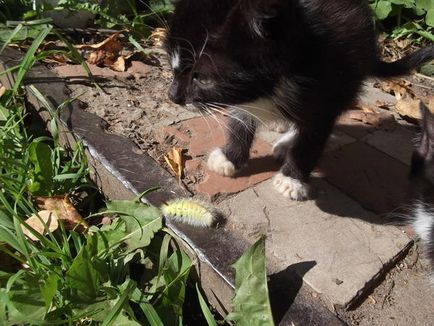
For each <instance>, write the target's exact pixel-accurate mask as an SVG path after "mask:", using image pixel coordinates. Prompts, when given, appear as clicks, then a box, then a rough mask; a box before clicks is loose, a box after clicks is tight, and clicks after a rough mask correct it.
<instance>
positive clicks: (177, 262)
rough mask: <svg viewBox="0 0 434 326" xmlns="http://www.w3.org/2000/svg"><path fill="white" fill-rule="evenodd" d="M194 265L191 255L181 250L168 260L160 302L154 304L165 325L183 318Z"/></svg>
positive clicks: (159, 294)
mask: <svg viewBox="0 0 434 326" xmlns="http://www.w3.org/2000/svg"><path fill="white" fill-rule="evenodd" d="M192 266H193V265H192V262H191V260H190V257H188V255H187V254H186V253H185V252H184V251H181V250H177V251H175V252H174V253H173V254H172V255H171V256H170V257H169V259H168V260H167V264H166V266H165V268H164V272H163V275H162V280H161V281H162V282H163V281H164V285H163V289H162V290H160V291H159V292H158V299H157V300H156V301H157V302H158V304H156V305H154V307H155V309H156V311H157V312H158V315H159V316H160V317H161V318H162V320H163V323H164V325H175V324H178V321H179V319H180V318H182V313H183V305H184V300H185V287H186V283H187V279H188V275H189V273H190V269H191V267H192Z"/></svg>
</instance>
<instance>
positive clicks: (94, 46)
mask: <svg viewBox="0 0 434 326" xmlns="http://www.w3.org/2000/svg"><path fill="white" fill-rule="evenodd" d="M122 32H123V31H119V32H116V33H113V34H112V35H110V36H109V37H108V38H106V39H105V40H104V41H102V42H99V43H97V44H80V45H76V46H75V47H76V48H77V49H79V50H89V49H94V50H99V49H101V48H104V47H107V46H109V45H111V44H112V43H113V42H116V41H118V38H119V35H120V34H121V33H122Z"/></svg>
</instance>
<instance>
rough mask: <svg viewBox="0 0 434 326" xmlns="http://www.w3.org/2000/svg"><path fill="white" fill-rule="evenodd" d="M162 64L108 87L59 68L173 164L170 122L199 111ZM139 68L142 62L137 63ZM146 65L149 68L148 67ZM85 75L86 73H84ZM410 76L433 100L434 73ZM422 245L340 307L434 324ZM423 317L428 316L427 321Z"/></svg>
mask: <svg viewBox="0 0 434 326" xmlns="http://www.w3.org/2000/svg"><path fill="white" fill-rule="evenodd" d="M156 59H157V60H156V64H155V65H153V66H146V67H143V66H140V65H139V66H140V67H141V69H142V70H141V71H139V70H140V69H139V70H137V69H133V68H134V66H133V68H132V69H130V70H128V71H127V73H125V74H120V75H118V76H117V77H113V73H112V72H110V71H108V69H107V68H106V69H99V70H96V71H94V73H95V74H96V75H97V76H98V77H100V79H101V80H100V81H99V84H100V86H101V87H102V88H103V89H104V91H105V93H102V92H100V91H98V90H97V89H95V88H93V87H90V86H86V85H83V83H81V82H80V78H78V79H77V78H71V76H77V75H82V76H83V72H82V71H81V70H80V69H81V68H80V66H69V67H68V66H64V67H57V68H55V70H56V71H57V72H58V73H60V74H61V75H63V76H68V80H69V81H70V87H71V89H72V90H73V93H74V94H75V95H78V94H81V93H82V92H84V93H83V94H82V95H81V96H80V100H81V101H83V102H84V103H85V105H84V110H86V111H89V112H92V113H94V114H96V115H98V116H99V117H101V118H102V119H104V120H105V121H106V123H107V125H106V128H107V131H108V132H113V133H116V134H120V135H124V136H126V137H128V138H130V139H131V140H132V141H133V142H134V143H135V144H136V145H137V150H138V151H139V152H142V153H147V154H149V155H150V156H151V157H153V158H154V159H155V160H157V161H158V162H160V163H161V164H162V166H164V167H165V168H167V166H166V164H165V163H164V159H163V156H164V154H166V153H167V151H168V150H169V149H170V148H171V147H172V146H174V145H176V143H177V141H178V140H176V139H174V138H173V137H170V136H168V134H167V133H165V132H164V128H166V127H168V126H173V125H175V124H176V123H178V122H180V121H182V120H186V119H189V118H192V117H195V116H198V114H197V113H192V112H189V111H186V110H185V109H183V108H181V107H178V106H176V105H173V104H171V103H169V101H168V98H167V95H166V94H167V89H168V86H169V84H170V81H171V73H170V71H169V68H168V64H167V62H166V60H165V56H164V54H163V53H161V52H159V53H157V54H156ZM136 68H137V67H136ZM143 68H144V70H143ZM83 80H84V78H83ZM407 80H408V81H409V82H410V84H411V86H410V87H411V89H412V90H413V91H414V93H415V94H416V96H417V97H419V98H421V99H423V100H424V101H428V99H429V96H430V95H431V96H432V90H433V89H434V79H430V78H427V77H422V76H418V75H413V76H411V77H408V78H407ZM420 253H421V248H420V246H419V245H418V244H416V245H415V246H414V247H413V248H412V250H411V251H410V253H409V254H408V255H407V256H406V257H405V258H404V259H403V260H402V261H401V262H400V263H398V265H397V266H395V267H393V268H392V270H391V271H390V272H389V273H388V274H387V275H386V277H385V278H384V279H383V280H382V281H380V282H379V283H380V284H379V285H378V286H377V287H376V288H375V289H374V290H373V292H372V293H371V294H367V297H366V299H365V300H364V302H362V303H361V304H360V305H359V306H358V307H356V308H355V309H353V310H350V311H338V313H339V315H340V317H341V318H342V319H343V320H345V321H346V322H347V323H348V324H350V325H382V326H384V325H410V324H411V325H413V326H416V325H427V324H426V321H427V320H432V321H433V323H432V324H434V309H432V308H433V307H434V306H433V304H432V301H433V299H434V286H432V284H430V280H429V271H428V268H427V262H426V261H425V260H424V259H423V258H421V254H420ZM414 296H423V297H425V298H426V301H427V305H426V306H423V307H422V306H420V305H418V306H415V305H414V303H412V297H414ZM421 320H423V321H424V322H421Z"/></svg>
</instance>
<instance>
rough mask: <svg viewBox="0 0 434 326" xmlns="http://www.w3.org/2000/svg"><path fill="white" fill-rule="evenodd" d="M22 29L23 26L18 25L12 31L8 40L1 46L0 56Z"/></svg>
mask: <svg viewBox="0 0 434 326" xmlns="http://www.w3.org/2000/svg"><path fill="white" fill-rule="evenodd" d="M22 28H23V24H18V25H17V26H16V27H15V28H14V30H13V31H12V33H11V35H10V36H9V37H8V39H7V40H6V41H5V43H4V44H3V46H2V48H1V49H0V54H2V53H3V51H4V49H6V47H7V46H8V45H9V43H10V42H11V41H12V40H13V39H14V37H15V36H16V35H17V34H18V33H19V32H20V30H21V29H22Z"/></svg>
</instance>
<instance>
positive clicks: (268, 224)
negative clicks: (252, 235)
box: [252, 188, 273, 238]
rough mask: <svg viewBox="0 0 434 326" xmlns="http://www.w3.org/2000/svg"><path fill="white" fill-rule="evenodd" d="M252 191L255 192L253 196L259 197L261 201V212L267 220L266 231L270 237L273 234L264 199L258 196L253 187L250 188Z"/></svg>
mask: <svg viewBox="0 0 434 326" xmlns="http://www.w3.org/2000/svg"><path fill="white" fill-rule="evenodd" d="M252 191H253V193H254V194H255V196H256V197H257V198H258V199H260V200H261V201H262V203H263V207H262V212H263V213H264V216H265V218H266V220H267V232H268V233H269V234H270V237H271V238H272V237H273V234H272V233H271V220H270V216H269V215H268V211H267V205H265V204H264V201H263V200H262V198H261V197H260V196H259V194H258V192H257V191H256V189H255V188H252Z"/></svg>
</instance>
